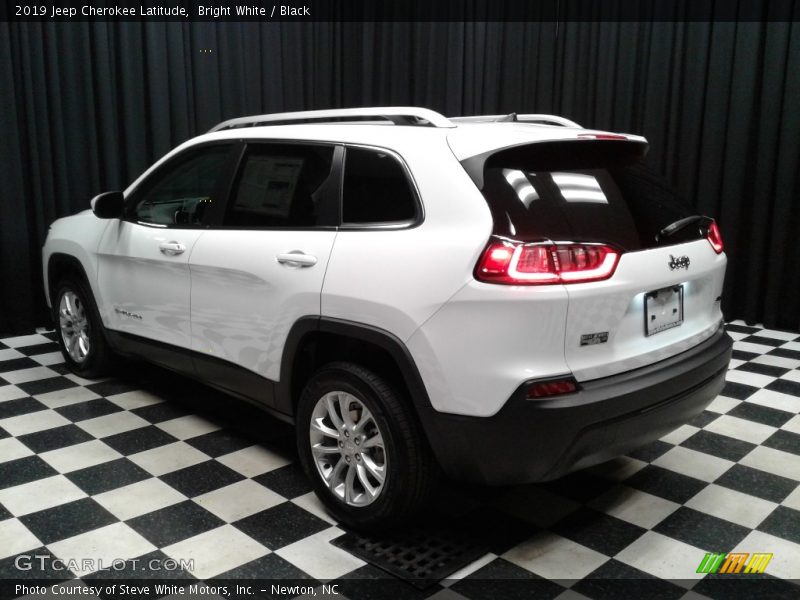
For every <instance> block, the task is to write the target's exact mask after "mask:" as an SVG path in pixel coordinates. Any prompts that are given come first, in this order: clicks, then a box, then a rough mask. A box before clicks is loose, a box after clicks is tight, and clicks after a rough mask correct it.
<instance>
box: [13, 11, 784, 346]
mask: <svg viewBox="0 0 800 600" xmlns="http://www.w3.org/2000/svg"><path fill="white" fill-rule="evenodd" d="M795 12H797V11H795ZM794 18H795V19H796V20H797V19H798V18H800V15H798V14H795V15H794ZM203 50H211V52H204V51H203ZM398 104H400V105H405V104H412V105H420V106H426V107H429V108H433V109H435V110H439V111H441V112H443V113H444V114H446V115H451V116H452V115H460V114H482V113H484V114H491V113H505V112H511V111H517V112H552V113H556V114H562V115H564V116H566V117H569V118H571V119H574V120H576V121H578V122H579V123H581V124H583V125H584V126H590V127H596V128H601V129H612V130H618V131H627V132H633V133H639V134H643V135H645V136H646V137H647V138H648V139H649V140H650V142H651V152H650V155H649V160H650V161H651V163H652V164H653V165H654V166H655V167H656V168H657V169H658V170H660V171H661V172H662V173H663V174H664V175H665V176H666V177H667V179H668V180H670V181H671V182H672V183H673V184H674V185H675V186H677V187H678V188H679V189H680V190H681V191H682V192H683V193H684V194H685V195H686V196H687V197H689V198H690V199H691V200H692V202H694V204H695V205H696V206H697V210H698V211H699V212H701V213H705V214H709V215H711V216H714V217H716V218H717V219H718V220H719V222H720V225H721V227H722V231H723V234H724V237H725V241H726V243H727V250H728V256H729V258H730V263H729V270H728V277H727V284H726V292H725V297H724V309H725V313H726V316H727V317H728V318H744V319H745V320H747V321H750V322H763V323H765V324H766V325H768V326H773V327H783V328H791V329H800V243H798V240H797V237H798V232H800V176H798V171H800V110H799V109H800V23H797V22H795V23H791V22H787V23H780V22H776V23H754V22H741V23H733V22H727V23H569V22H567V23H563V22H562V23H490V24H483V23H451V24H449V23H416V24H409V23H345V24H335V23H308V24H286V23H283V24H281V23H272V24H258V23H246V24H244V23H241V24H240V23H195V24H183V23H147V24H140V23H44V24H42V23H20V24H13V25H9V24H8V23H0V261H1V262H0V285H1V286H2V288H1V289H0V331H2V332H9V331H24V330H27V329H30V328H32V327H33V326H35V325H40V324H42V323H43V321H44V318H45V311H44V304H43V299H42V290H41V284H40V278H41V267H40V264H39V260H40V259H39V252H40V247H41V245H42V243H43V241H44V237H45V235H46V231H47V226H48V224H49V223H50V222H51V221H52V220H54V219H55V218H57V217H59V216H63V215H67V214H70V213H73V212H76V211H78V210H81V209H84V208H86V207H87V206H88V201H89V199H90V198H91V197H92V196H93V195H94V194H96V193H98V192H100V191H104V190H109V189H121V188H123V187H125V186H126V185H127V183H129V182H130V181H131V180H132V179H133V178H134V177H135V176H136V175H137V174H138V173H139V172H141V171H142V170H143V169H144V168H145V167H146V166H147V165H148V164H149V163H151V162H152V161H153V160H155V159H156V158H158V157H159V156H161V155H162V154H164V153H165V152H166V151H167V150H169V149H170V148H171V147H173V146H175V145H176V144H178V143H179V142H181V141H183V140H185V139H187V138H189V137H191V136H194V135H197V134H199V133H202V132H204V131H206V130H207V129H209V128H210V127H211V126H212V125H214V124H215V123H217V122H218V121H221V120H223V119H226V118H230V117H235V116H241V115H246V114H253V113H264V112H275V111H284V110H297V109H315V108H329V107H340V106H360V105H398Z"/></svg>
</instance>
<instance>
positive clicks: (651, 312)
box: [644, 285, 683, 336]
mask: <svg viewBox="0 0 800 600" xmlns="http://www.w3.org/2000/svg"><path fill="white" fill-rule="evenodd" d="M681 323H683V286H682V285H674V286H672V287H668V288H664V289H661V290H655V291H652V292H647V293H646V294H645V295H644V331H645V335H647V336H651V335H654V334H656V333H660V332H662V331H666V330H667V329H672V328H673V327H678V326H679V325H680V324H681Z"/></svg>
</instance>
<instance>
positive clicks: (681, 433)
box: [661, 425, 700, 446]
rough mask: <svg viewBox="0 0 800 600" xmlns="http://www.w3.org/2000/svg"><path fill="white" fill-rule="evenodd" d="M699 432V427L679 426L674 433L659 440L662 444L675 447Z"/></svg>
mask: <svg viewBox="0 0 800 600" xmlns="http://www.w3.org/2000/svg"><path fill="white" fill-rule="evenodd" d="M698 431H700V428H699V427H695V426H694V425H681V426H680V427H678V428H677V429H676V430H675V431H672V432H670V433H668V434H667V435H665V436H663V437H662V438H661V441H662V442H667V443H668V444H672V445H673V446H677V445H678V444H681V443H683V442H685V441H686V440H688V439H689V438H690V437H692V436H693V435H694V434H695V433H697V432H698Z"/></svg>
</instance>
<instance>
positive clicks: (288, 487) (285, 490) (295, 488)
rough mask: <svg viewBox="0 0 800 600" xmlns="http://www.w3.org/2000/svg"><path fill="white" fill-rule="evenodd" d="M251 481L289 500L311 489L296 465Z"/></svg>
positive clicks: (281, 468) (293, 464)
mask: <svg viewBox="0 0 800 600" xmlns="http://www.w3.org/2000/svg"><path fill="white" fill-rule="evenodd" d="M253 480H254V481H257V482H258V483H260V484H261V485H263V486H265V487H268V488H269V489H271V490H272V491H273V492H277V493H278V494H280V495H281V496H283V497H284V498H289V499H291V498H296V497H297V496H302V495H303V494H307V493H308V492H310V491H311V489H312V488H311V482H310V481H309V480H308V477H306V474H305V473H304V472H303V469H301V468H300V465H299V464H297V463H292V464H290V465H286V466H285V467H280V468H279V469H274V470H273V471H269V472H267V473H264V474H263V475H259V476H258V477H254V478H253Z"/></svg>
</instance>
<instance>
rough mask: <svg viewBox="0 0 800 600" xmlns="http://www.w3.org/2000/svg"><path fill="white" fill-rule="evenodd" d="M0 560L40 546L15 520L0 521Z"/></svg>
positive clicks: (25, 528) (35, 538) (33, 536)
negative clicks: (0, 541)
mask: <svg viewBox="0 0 800 600" xmlns="http://www.w3.org/2000/svg"><path fill="white" fill-rule="evenodd" d="M0 540H2V541H3V543H1V544H0V558H6V557H8V556H14V555H15V554H19V553H20V552H25V551H26V550H33V549H34V548H38V547H39V546H41V545H42V542H40V541H39V538H37V537H36V536H35V535H33V534H32V533H31V532H30V531H28V528H27V527H25V526H24V525H23V524H22V523H20V522H19V521H18V520H17V519H5V520H4V521H0Z"/></svg>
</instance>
